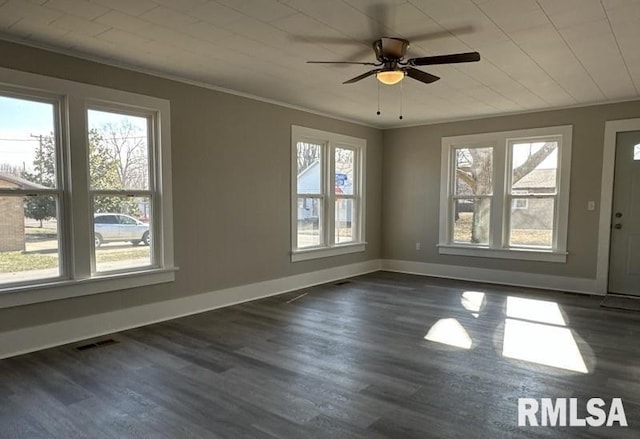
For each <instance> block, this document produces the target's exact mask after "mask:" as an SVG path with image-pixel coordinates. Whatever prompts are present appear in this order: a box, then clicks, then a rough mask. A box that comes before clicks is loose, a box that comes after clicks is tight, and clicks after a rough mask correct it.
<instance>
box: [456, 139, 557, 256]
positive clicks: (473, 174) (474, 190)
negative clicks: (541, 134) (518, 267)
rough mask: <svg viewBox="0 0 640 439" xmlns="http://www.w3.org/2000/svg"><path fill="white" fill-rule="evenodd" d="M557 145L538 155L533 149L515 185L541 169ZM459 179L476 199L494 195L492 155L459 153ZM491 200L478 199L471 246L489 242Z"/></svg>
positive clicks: (518, 169) (475, 150) (514, 178)
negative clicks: (492, 189)
mask: <svg viewBox="0 0 640 439" xmlns="http://www.w3.org/2000/svg"><path fill="white" fill-rule="evenodd" d="M556 147H557V144H556V143H555V142H547V143H544V144H543V145H542V147H540V148H539V149H538V150H536V151H535V152H534V151H533V150H532V149H531V148H530V150H529V155H528V156H527V158H526V159H525V160H524V161H523V162H522V163H521V164H520V165H519V166H518V167H516V168H515V169H514V170H513V175H512V184H516V183H517V182H518V181H520V180H521V179H522V178H523V177H524V176H526V175H527V174H529V173H530V172H531V171H533V170H534V169H535V168H537V167H538V165H540V163H542V162H543V161H544V160H545V159H546V158H547V157H549V155H550V154H551V153H552V152H553V151H554V150H555V149H556ZM457 164H458V165H457V167H456V178H457V180H458V182H459V184H460V183H462V184H463V185H464V186H465V187H466V188H467V189H468V191H469V192H471V194H472V195H474V196H482V195H490V194H491V188H492V182H491V177H492V173H493V163H492V155H491V153H490V152H489V150H488V149H486V148H469V149H460V150H458V157H457ZM490 210H491V201H490V199H489V198H476V199H475V203H474V206H473V219H472V222H471V224H472V229H471V242H473V243H483V242H488V240H489V217H490V214H491V212H490Z"/></svg>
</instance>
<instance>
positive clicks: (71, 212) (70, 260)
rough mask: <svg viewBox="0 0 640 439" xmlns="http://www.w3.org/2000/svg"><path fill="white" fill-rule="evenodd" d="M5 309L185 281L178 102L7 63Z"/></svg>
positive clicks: (1, 101) (1, 177)
mask: <svg viewBox="0 0 640 439" xmlns="http://www.w3.org/2000/svg"><path fill="white" fill-rule="evenodd" d="M0 114H1V115H2V117H1V118H0V209H1V214H0V292H2V293H15V294H0V307H4V306H15V305H20V304H27V303H35V302H41V301H47V300H54V299H59V298H64V297H73V296H78V295H84V294H93V293H99V292H103V291H110V290H117V289H123V288H131V287H135V286H142V285H150V284H154V283H160V282H167V281H171V280H173V277H174V274H173V270H174V267H173V231H172V214H171V165H170V160H171V158H170V141H171V140H170V127H169V120H170V119H169V117H170V115H169V102H168V101H165V100H163V99H157V98H152V97H149V96H142V95H136V94H132V93H126V92H122V91H118V90H111V89H106V88H102V87H96V86H91V85H87V84H80V83H75V82H71V81H66V80H61V79H56V78H49V77H45V76H40V75H34V74H30V73H24V72H18V71H13V70H9V69H2V68H0Z"/></svg>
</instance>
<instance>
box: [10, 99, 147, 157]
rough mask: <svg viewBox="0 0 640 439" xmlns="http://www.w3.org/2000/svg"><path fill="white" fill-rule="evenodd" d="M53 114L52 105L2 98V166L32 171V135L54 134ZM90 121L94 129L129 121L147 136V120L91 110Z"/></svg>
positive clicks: (34, 142)
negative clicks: (125, 120) (6, 165)
mask: <svg viewBox="0 0 640 439" xmlns="http://www.w3.org/2000/svg"><path fill="white" fill-rule="evenodd" d="M53 111H54V106H53V105H52V104H49V103H45V102H37V101H29V100H24V99H14V98H9V97H4V96H0V164H5V163H6V164H9V165H12V166H17V167H19V168H21V169H23V168H24V169H26V170H30V169H31V167H32V163H33V159H34V157H35V152H36V149H37V148H38V140H37V139H34V138H32V137H31V135H34V136H39V135H42V136H49V135H51V133H52V132H53V127H54V116H53V115H54V112H53ZM88 119H89V128H90V129H91V128H100V127H102V126H103V125H105V124H107V123H113V124H116V125H117V124H119V123H120V122H121V121H122V120H124V119H128V120H129V121H130V122H131V123H133V124H134V125H135V126H138V127H140V128H141V129H142V130H143V131H142V132H145V133H146V119H144V118H141V117H132V116H124V115H120V114H116V113H108V112H104V111H95V110H89V117H88Z"/></svg>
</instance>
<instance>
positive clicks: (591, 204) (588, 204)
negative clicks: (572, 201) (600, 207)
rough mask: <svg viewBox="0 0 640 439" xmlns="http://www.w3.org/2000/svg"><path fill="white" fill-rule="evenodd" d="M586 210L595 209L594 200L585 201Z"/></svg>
mask: <svg viewBox="0 0 640 439" xmlns="http://www.w3.org/2000/svg"><path fill="white" fill-rule="evenodd" d="M587 210H596V202H595V201H588V202H587Z"/></svg>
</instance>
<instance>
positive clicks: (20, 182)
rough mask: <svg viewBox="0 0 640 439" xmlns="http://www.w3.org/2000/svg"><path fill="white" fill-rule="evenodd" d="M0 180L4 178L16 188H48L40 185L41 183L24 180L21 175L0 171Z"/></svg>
mask: <svg viewBox="0 0 640 439" xmlns="http://www.w3.org/2000/svg"><path fill="white" fill-rule="evenodd" d="M0 180H4V181H7V182H9V183H13V184H15V185H16V189H50V188H48V187H46V186H42V185H41V184H37V183H33V182H31V181H29V180H25V179H24V178H22V177H17V176H15V175H11V174H5V173H3V172H0Z"/></svg>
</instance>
